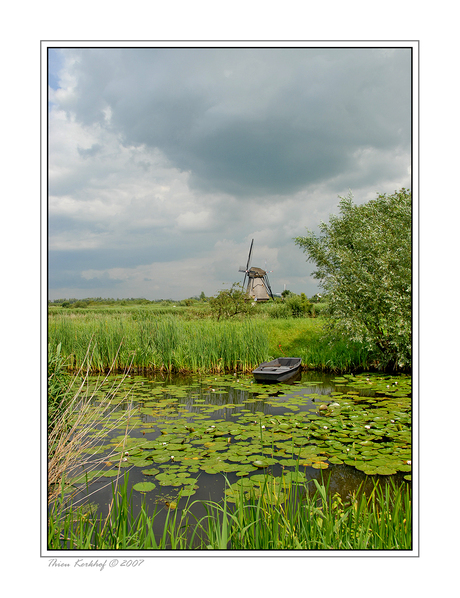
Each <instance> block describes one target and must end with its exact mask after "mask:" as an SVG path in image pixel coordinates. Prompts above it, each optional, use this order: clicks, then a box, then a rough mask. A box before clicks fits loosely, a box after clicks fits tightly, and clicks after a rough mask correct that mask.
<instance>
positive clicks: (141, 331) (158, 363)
mask: <svg viewBox="0 0 460 598" xmlns="http://www.w3.org/2000/svg"><path fill="white" fill-rule="evenodd" d="M263 314H264V312H263V310H261V312H260V314H259V316H258V317H254V318H246V319H241V320H237V321H228V320H227V321H219V322H217V321H215V320H212V319H207V318H203V319H184V318H181V317H176V316H173V315H170V314H164V315H156V314H154V313H153V312H151V311H147V310H138V311H135V310H131V311H126V312H125V313H119V312H116V313H115V314H105V313H99V312H92V313H88V314H86V315H84V316H82V317H79V316H76V315H75V314H65V315H59V316H57V315H55V316H53V317H50V318H49V327H48V329H49V347H50V352H51V353H52V352H55V351H56V350H57V347H58V346H59V345H60V346H61V354H62V356H64V357H66V358H68V360H69V367H70V369H72V370H75V369H77V368H78V367H81V364H82V363H83V361H84V359H85V355H86V349H87V347H88V345H89V343H90V342H92V343H93V357H92V369H93V371H99V372H104V371H106V370H107V369H108V368H109V367H110V366H111V365H112V366H113V367H114V368H115V369H116V370H123V369H124V368H126V367H127V366H128V364H132V367H133V369H134V370H136V371H161V370H162V371H170V372H186V371H188V372H191V371H193V372H209V373H210V372H216V373H217V372H229V371H236V370H238V371H250V370H251V369H253V368H254V367H256V366H257V365H258V364H259V363H261V362H262V361H267V360H269V359H273V358H275V357H279V356H283V355H289V356H294V357H301V358H302V363H303V367H304V368H306V369H316V370H323V371H333V372H341V371H347V370H364V369H369V368H370V367H371V366H372V363H373V362H372V360H373V358H372V355H370V354H369V352H368V351H366V350H365V349H364V348H363V347H362V346H361V345H359V344H357V343H349V342H346V341H345V340H344V339H338V338H332V337H328V336H327V335H326V334H325V331H324V324H325V322H326V321H325V320H323V319H321V318H290V319H273V318H266V317H264V315H263Z"/></svg>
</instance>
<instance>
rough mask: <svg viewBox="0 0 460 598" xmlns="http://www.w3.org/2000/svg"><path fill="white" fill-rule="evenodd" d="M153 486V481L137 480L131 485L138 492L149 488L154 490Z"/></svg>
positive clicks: (148, 490)
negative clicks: (136, 482) (137, 481)
mask: <svg viewBox="0 0 460 598" xmlns="http://www.w3.org/2000/svg"><path fill="white" fill-rule="evenodd" d="M155 488H156V485H155V484H154V483H153V482H139V483H138V484H134V486H133V490H137V491H138V492H150V490H154V489H155Z"/></svg>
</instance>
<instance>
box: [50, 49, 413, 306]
mask: <svg viewBox="0 0 460 598" xmlns="http://www.w3.org/2000/svg"><path fill="white" fill-rule="evenodd" d="M49 56H50V61H49V85H50V87H49V99H50V108H49V195H50V197H49V247H50V253H49V263H50V277H49V287H50V291H49V293H50V298H51V299H53V298H59V297H65V296H67V297H69V296H72V297H87V296H118V297H135V296H145V297H147V298H149V299H155V298H167V297H173V298H184V297H189V296H193V295H197V294H200V292H201V291H204V292H205V293H206V294H208V295H210V294H214V293H216V292H217V291H218V290H219V289H220V288H222V284H223V283H225V284H231V283H232V282H233V281H235V280H239V275H238V272H237V270H238V267H239V265H241V264H243V263H244V262H245V259H246V256H247V251H248V248H249V243H250V240H251V239H252V238H255V244H254V260H256V261H257V260H258V264H256V263H255V261H253V265H259V266H261V267H264V266H265V264H266V267H267V269H269V270H273V273H272V274H271V280H272V284H273V287H274V290H275V291H280V290H282V289H283V287H284V285H286V286H287V287H288V288H290V289H291V290H292V291H295V292H299V293H300V292H302V291H303V292H306V293H307V294H309V295H310V294H313V293H314V292H316V284H315V282H314V281H313V280H312V279H311V277H310V273H311V271H312V270H313V267H312V265H311V264H307V263H306V261H305V256H304V255H303V254H302V252H301V251H300V250H299V249H298V248H297V247H296V246H295V245H294V243H293V240H292V239H293V237H294V236H296V235H300V234H303V233H304V231H305V227H308V228H312V229H314V228H316V227H317V226H318V224H319V222H320V220H327V219H328V216H329V214H330V213H332V212H334V211H336V209H337V203H338V196H339V195H344V194H346V193H347V192H348V190H349V189H351V190H352V192H353V194H354V196H355V201H356V202H357V203H362V202H364V201H368V200H369V199H372V198H373V197H375V196H376V194H377V193H392V192H393V191H394V190H395V189H399V188H400V187H402V186H405V187H410V180H411V179H410V165H411V154H410V152H411V51H410V48H387V47H385V48H383V47H382V48H351V47H350V48H336V49H332V48H252V49H249V48H214V49H212V48H196V47H195V48H115V47H113V48H80V49H78V48H77V49H75V48H62V49H59V48H55V49H50V50H49ZM179 273H180V276H179V275H178V274H179ZM178 281H180V283H179V282H178Z"/></svg>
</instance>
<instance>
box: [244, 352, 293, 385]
mask: <svg viewBox="0 0 460 598" xmlns="http://www.w3.org/2000/svg"><path fill="white" fill-rule="evenodd" d="M301 365H302V359H301V358H300V357H278V358H277V359H274V360H273V361H264V362H263V363H261V364H260V365H259V366H257V368H256V369H255V370H253V371H252V373H253V375H254V378H255V379H256V380H257V382H284V381H285V380H289V378H291V377H292V376H294V375H295V374H297V373H298V372H299V370H300V366H301Z"/></svg>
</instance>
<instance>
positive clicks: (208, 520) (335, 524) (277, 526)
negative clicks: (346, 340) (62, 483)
mask: <svg viewBox="0 0 460 598" xmlns="http://www.w3.org/2000/svg"><path fill="white" fill-rule="evenodd" d="M312 482H313V483H314V489H311V488H310V486H309V484H311V482H308V483H304V484H297V485H290V486H286V487H283V488H282V492H280V489H279V488H276V487H275V486H274V485H273V480H271V479H270V478H269V477H268V476H267V479H266V482H265V483H264V484H263V486H262V488H261V490H260V491H258V492H256V491H254V490H251V491H250V492H245V491H244V490H243V488H242V489H241V492H240V495H239V496H238V497H236V504H230V503H229V502H228V501H227V500H226V499H225V498H224V499H223V501H221V502H215V501H204V502H199V504H200V505H201V506H202V507H204V509H205V515H204V516H202V517H200V518H198V517H197V516H195V515H194V514H193V512H194V507H195V506H196V505H197V504H198V501H195V502H193V503H191V504H187V505H186V506H185V507H184V508H183V509H182V510H181V511H180V512H179V511H178V510H170V509H168V510H167V515H166V521H165V523H164V525H163V528H162V529H160V530H158V529H155V519H156V517H157V516H158V509H157V508H155V510H154V512H153V513H151V514H149V513H148V509H147V507H146V505H145V501H143V502H142V505H141V507H140V509H139V510H138V512H137V514H136V515H135V514H134V506H133V501H132V494H131V493H130V492H129V490H128V476H125V481H124V483H123V484H121V485H120V486H119V488H118V489H115V487H113V505H114V506H113V508H112V510H111V511H110V513H109V515H108V516H107V517H106V518H105V519H104V518H102V516H99V518H98V517H96V516H88V514H87V513H86V514H82V513H81V512H80V513H79V512H78V510H77V511H73V510H67V511H66V512H63V508H62V502H59V501H57V502H56V503H55V505H54V507H53V509H52V510H51V512H50V515H49V522H48V523H49V525H48V547H49V548H50V549H69V548H72V549H83V548H85V549H103V548H105V549H135V548H137V549H175V550H184V549H198V550H210V549H211V550H225V549H228V550H331V549H332V550H411V548H412V519H411V506H412V505H411V491H410V487H409V485H405V486H401V487H397V486H396V485H395V484H394V483H390V484H387V485H381V484H379V483H378V482H376V483H375V484H374V488H373V490H372V491H371V493H370V494H366V493H365V492H364V491H363V490H362V487H360V488H358V489H357V491H356V492H355V493H353V495H352V496H351V497H350V498H349V500H348V501H345V502H344V501H343V500H342V498H341V497H340V496H339V495H338V494H335V495H333V496H331V494H330V492H329V488H328V483H327V482H326V483H320V482H318V481H317V480H312Z"/></svg>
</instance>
